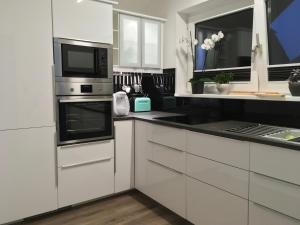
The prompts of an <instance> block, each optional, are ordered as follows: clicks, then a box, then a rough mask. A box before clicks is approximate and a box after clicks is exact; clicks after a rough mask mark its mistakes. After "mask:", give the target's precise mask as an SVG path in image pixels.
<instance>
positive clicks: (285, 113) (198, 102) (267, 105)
mask: <svg viewBox="0 0 300 225" xmlns="http://www.w3.org/2000/svg"><path fill="white" fill-rule="evenodd" d="M170 112H177V113H183V114H196V115H199V116H213V117H219V118H220V119H224V120H240V121H245V122H256V123H263V124H269V125H277V126H286V127H293V128H300V102H284V101H281V102H280V101H261V100H230V99H202V98H177V109H176V110H171V111H170Z"/></svg>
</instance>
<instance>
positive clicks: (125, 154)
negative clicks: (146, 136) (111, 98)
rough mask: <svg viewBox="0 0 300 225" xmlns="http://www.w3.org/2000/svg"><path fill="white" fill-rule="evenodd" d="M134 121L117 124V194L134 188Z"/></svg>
mask: <svg viewBox="0 0 300 225" xmlns="http://www.w3.org/2000/svg"><path fill="white" fill-rule="evenodd" d="M133 135H134V132H133V121H131V120H130V121H119V122H115V192H122V191H126V190H129V189H131V188H133V187H134V147H133V144H134V143H133V138H134V137H133Z"/></svg>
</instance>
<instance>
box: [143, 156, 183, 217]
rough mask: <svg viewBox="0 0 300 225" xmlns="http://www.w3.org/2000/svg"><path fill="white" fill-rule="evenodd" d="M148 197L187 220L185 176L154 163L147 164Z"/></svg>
mask: <svg viewBox="0 0 300 225" xmlns="http://www.w3.org/2000/svg"><path fill="white" fill-rule="evenodd" d="M146 167H147V186H148V187H147V188H148V195H149V196H150V197H151V198H153V199H154V200H156V201H157V202H159V203H160V204H162V205H163V206H165V207H167V208H168V209H170V210H172V211H174V212H175V213H177V214H178V215H180V216H182V217H184V218H185V216H186V215H185V207H186V205H185V199H186V198H185V193H186V192H185V176H184V174H183V173H181V172H178V171H176V170H173V169H170V168H168V167H166V166H163V165H161V164H159V163H156V162H154V161H151V160H148V161H147V164H146Z"/></svg>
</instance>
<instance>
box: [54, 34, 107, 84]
mask: <svg viewBox="0 0 300 225" xmlns="http://www.w3.org/2000/svg"><path fill="white" fill-rule="evenodd" d="M53 42H54V43H53V45H54V64H55V77H56V81H63V82H74V80H75V81H78V82H112V79H113V49H112V45H109V44H101V43H94V42H85V41H77V40H69V39H62V38H54V41H53Z"/></svg>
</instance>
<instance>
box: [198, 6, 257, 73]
mask: <svg viewBox="0 0 300 225" xmlns="http://www.w3.org/2000/svg"><path fill="white" fill-rule="evenodd" d="M195 29H196V38H197V39H198V41H199V44H198V45H197V47H196V51H195V52H196V70H203V69H222V68H237V67H250V66H251V49H252V29H253V9H247V10H243V11H240V12H236V13H232V14H229V15H226V16H221V17H218V18H215V19H210V20H206V21H203V22H199V23H197V24H196V25H195ZM219 31H222V32H223V33H224V35H225V36H224V39H222V40H221V41H220V42H218V43H217V44H216V46H215V48H214V49H213V50H209V51H206V50H204V49H202V48H201V44H202V43H203V41H204V40H205V39H206V38H210V37H211V35H212V34H215V33H216V34H217V33H218V32H219Z"/></svg>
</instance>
